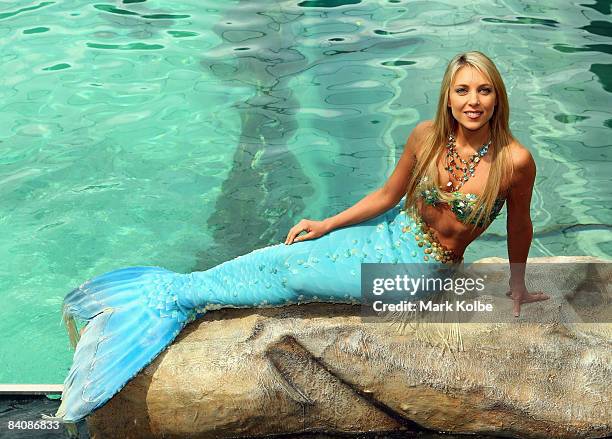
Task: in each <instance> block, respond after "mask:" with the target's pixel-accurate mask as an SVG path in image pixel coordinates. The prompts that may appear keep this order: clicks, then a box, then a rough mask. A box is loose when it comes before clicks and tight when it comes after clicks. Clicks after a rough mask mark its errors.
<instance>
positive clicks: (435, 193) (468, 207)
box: [419, 177, 506, 227]
mask: <svg viewBox="0 0 612 439" xmlns="http://www.w3.org/2000/svg"><path fill="white" fill-rule="evenodd" d="M425 181H427V177H424V178H423V179H421V181H420V183H419V188H420V189H419V190H420V195H421V198H422V199H423V201H424V202H425V204H428V205H430V206H435V205H437V204H439V203H444V201H441V199H440V191H439V190H438V189H437V188H436V187H428V188H424V187H423V183H424V182H425ZM451 195H452V196H453V199H452V200H451V201H450V203H449V207H450V210H451V211H452V212H453V213H454V214H455V216H456V217H457V219H458V220H459V221H461V222H462V223H464V224H468V221H467V218H468V216H469V215H470V214H471V213H472V210H473V208H474V205H475V204H476V200H478V196H477V195H476V194H464V193H462V192H459V191H455V192H452V193H451ZM505 201H506V200H505V199H504V198H497V199H496V200H495V203H494V204H493V209H492V210H491V215H489V221H488V222H486V223H485V222H484V221H480V222H479V223H478V224H477V226H478V227H483V226H485V225H488V224H491V223H492V222H493V220H494V219H495V218H497V215H499V212H500V211H501V209H502V207H504V202H505ZM469 223H471V224H476V222H475V221H474V220H472V221H470V222H469Z"/></svg>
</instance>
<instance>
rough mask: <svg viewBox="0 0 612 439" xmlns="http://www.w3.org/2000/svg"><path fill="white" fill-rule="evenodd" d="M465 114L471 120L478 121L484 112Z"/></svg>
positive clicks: (468, 112)
mask: <svg viewBox="0 0 612 439" xmlns="http://www.w3.org/2000/svg"><path fill="white" fill-rule="evenodd" d="M465 114H466V115H467V117H469V118H470V119H478V118H479V117H480V116H481V115H482V111H466V112H465Z"/></svg>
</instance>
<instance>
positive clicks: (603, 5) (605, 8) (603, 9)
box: [580, 0, 612, 15]
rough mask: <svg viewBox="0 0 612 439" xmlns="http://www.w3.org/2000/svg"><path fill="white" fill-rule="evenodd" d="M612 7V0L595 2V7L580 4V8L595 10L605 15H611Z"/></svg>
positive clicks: (596, 0) (597, 0)
mask: <svg viewBox="0 0 612 439" xmlns="http://www.w3.org/2000/svg"><path fill="white" fill-rule="evenodd" d="M611 5H612V1H611V0H595V4H594V5H585V4H582V3H581V4H580V6H585V7H587V8H591V9H595V10H596V11H597V12H599V13H601V14H604V15H610V10H611V8H610V6H611Z"/></svg>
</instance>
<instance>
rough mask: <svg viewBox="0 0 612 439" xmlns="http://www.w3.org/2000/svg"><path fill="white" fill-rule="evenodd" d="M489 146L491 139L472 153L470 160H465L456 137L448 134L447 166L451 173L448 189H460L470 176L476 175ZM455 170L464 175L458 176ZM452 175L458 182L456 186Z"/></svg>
mask: <svg viewBox="0 0 612 439" xmlns="http://www.w3.org/2000/svg"><path fill="white" fill-rule="evenodd" d="M489 146H491V141H490V140H489V142H488V143H486V144H484V145H482V146H481V147H480V149H479V150H478V151H476V152H475V153H474V154H472V156H470V158H469V159H468V160H463V159H462V158H461V156H460V155H459V153H458V152H457V148H456V144H455V138H454V137H453V135H452V134H451V135H450V136H448V143H447V144H446V149H447V151H446V168H445V169H446V170H447V171H448V175H449V181H448V183H446V190H447V191H449V192H450V191H458V190H459V189H460V188H461V186H463V185H464V183H465V182H466V181H468V180H469V179H470V177H473V176H474V172H475V171H476V166H478V163H479V162H480V159H481V158H482V157H484V156H485V154H486V153H487V151H488V150H489ZM457 161H459V162H461V163H462V164H463V165H464V166H459V164H458V163H457ZM455 170H458V171H461V172H462V173H463V175H462V176H459V177H458V176H457V175H455ZM450 177H453V178H454V179H455V180H456V181H457V182H458V183H457V185H456V186H455V185H453V181H452V179H451V178H450Z"/></svg>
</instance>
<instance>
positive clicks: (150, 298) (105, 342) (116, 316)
mask: <svg viewBox="0 0 612 439" xmlns="http://www.w3.org/2000/svg"><path fill="white" fill-rule="evenodd" d="M180 288H184V283H183V282H181V275H179V274H177V273H174V272H172V271H169V270H165V269H163V268H157V267H131V268H126V269H122V270H117V271H112V272H110V273H106V274H103V275H101V276H98V277H96V278H94V279H92V280H90V281H88V282H85V283H84V284H83V285H81V286H80V287H79V288H77V289H75V290H73V291H72V292H71V293H69V294H68V295H67V296H66V298H65V299H64V319H65V320H68V319H70V318H72V317H78V318H80V319H84V320H87V321H88V324H87V326H86V328H85V330H84V332H83V334H82V336H81V339H80V341H79V342H78V345H77V347H76V351H75V353H74V360H73V364H72V368H71V369H70V372H69V373H68V377H67V378H66V380H65V381H64V391H63V393H62V403H61V405H60V407H59V409H58V411H57V413H56V415H55V416H56V419H58V420H62V421H64V422H77V421H79V420H81V419H83V418H84V417H85V416H87V415H89V414H90V413H91V412H92V411H94V410H96V409H97V408H99V407H101V406H102V405H103V404H104V403H106V402H107V401H108V400H109V399H110V398H111V397H113V396H114V395H115V394H116V393H117V392H119V390H121V389H122V388H123V386H125V384H126V383H127V382H128V381H129V380H130V379H132V378H133V377H134V376H135V375H136V374H137V373H138V372H140V371H141V370H142V369H143V368H144V367H145V366H147V365H148V364H149V363H150V362H151V361H153V359H155V357H157V355H159V354H160V353H161V352H162V351H163V350H164V349H165V348H166V347H167V346H168V345H169V344H170V343H172V341H173V340H174V339H175V338H176V336H177V335H178V333H179V332H180V331H181V329H182V328H183V327H184V326H185V325H186V324H187V323H188V322H189V321H190V320H192V319H193V318H194V313H193V312H191V311H187V310H185V309H182V308H181V307H180V306H179V305H178V303H177V292H180Z"/></svg>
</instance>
